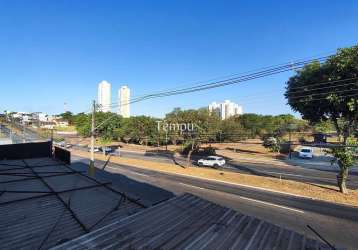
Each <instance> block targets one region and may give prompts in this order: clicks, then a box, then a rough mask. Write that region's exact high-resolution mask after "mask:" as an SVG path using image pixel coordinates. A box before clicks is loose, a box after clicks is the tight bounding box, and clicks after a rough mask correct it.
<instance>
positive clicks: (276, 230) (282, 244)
mask: <svg viewBox="0 0 358 250" xmlns="http://www.w3.org/2000/svg"><path fill="white" fill-rule="evenodd" d="M65 249H277V250H278V249H284V250H289V249H307V250H308V249H310V250H314V249H317V250H318V249H321V250H323V249H330V248H329V247H328V246H327V245H325V244H323V243H321V242H319V241H317V240H313V239H310V238H306V237H305V236H303V235H300V234H298V233H295V232H293V231H290V230H287V229H284V228H282V227H278V226H275V225H273V224H270V223H268V222H265V221H263V220H260V219H257V218H254V217H250V216H247V215H244V214H241V213H238V212H236V211H234V210H232V209H228V208H225V207H222V206H220V205H217V204H214V203H211V202H209V201H206V200H204V199H201V198H199V197H196V196H194V195H191V194H184V195H182V196H178V197H175V198H172V199H170V200H168V201H166V202H163V203H161V204H159V205H156V206H154V207H151V208H147V209H144V210H142V211H140V212H139V213H136V214H134V215H132V216H128V217H126V218H122V219H119V220H118V221H116V222H114V223H112V224H109V225H107V226H104V227H102V228H100V229H97V230H96V231H94V232H91V233H89V234H86V235H83V236H81V237H79V238H77V239H75V240H72V241H69V242H66V243H64V244H62V245H60V246H57V247H55V248H53V250H65Z"/></svg>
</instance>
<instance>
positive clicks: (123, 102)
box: [118, 86, 131, 118]
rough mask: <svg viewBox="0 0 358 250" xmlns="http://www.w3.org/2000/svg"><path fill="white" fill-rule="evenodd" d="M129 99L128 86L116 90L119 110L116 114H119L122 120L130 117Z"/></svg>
mask: <svg viewBox="0 0 358 250" xmlns="http://www.w3.org/2000/svg"><path fill="white" fill-rule="evenodd" d="M130 98H131V91H130V89H129V88H128V86H122V87H121V88H120V89H119V90H118V102H119V109H118V114H120V115H121V116H122V117H124V118H128V117H130Z"/></svg>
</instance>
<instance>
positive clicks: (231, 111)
mask: <svg viewBox="0 0 358 250" xmlns="http://www.w3.org/2000/svg"><path fill="white" fill-rule="evenodd" d="M209 112H210V113H216V114H217V115H218V116H219V117H220V119H221V120H225V119H228V118H229V117H232V116H235V115H242V113H243V111H242V106H240V105H238V104H236V103H234V102H230V101H229V100H225V101H224V102H222V103H216V102H212V103H211V104H210V105H209Z"/></svg>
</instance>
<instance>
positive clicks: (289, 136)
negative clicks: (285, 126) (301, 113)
mask: <svg viewBox="0 0 358 250" xmlns="http://www.w3.org/2000/svg"><path fill="white" fill-rule="evenodd" d="M288 140H289V142H290V145H289V149H288V152H289V158H290V159H291V158H292V153H291V145H292V142H291V129H290V130H289V131H288Z"/></svg>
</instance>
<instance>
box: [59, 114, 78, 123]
mask: <svg viewBox="0 0 358 250" xmlns="http://www.w3.org/2000/svg"><path fill="white" fill-rule="evenodd" d="M60 116H61V117H62V119H64V120H66V121H68V123H69V124H70V125H72V124H73V123H74V121H75V116H74V115H73V113H72V112H71V111H66V112H65V113H62V114H60Z"/></svg>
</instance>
